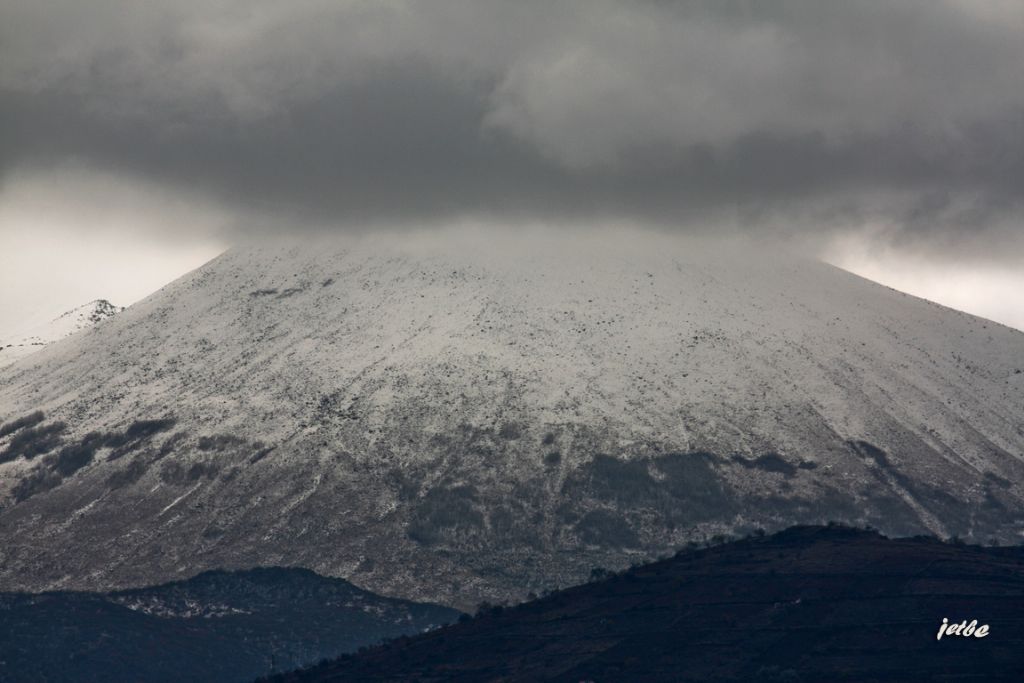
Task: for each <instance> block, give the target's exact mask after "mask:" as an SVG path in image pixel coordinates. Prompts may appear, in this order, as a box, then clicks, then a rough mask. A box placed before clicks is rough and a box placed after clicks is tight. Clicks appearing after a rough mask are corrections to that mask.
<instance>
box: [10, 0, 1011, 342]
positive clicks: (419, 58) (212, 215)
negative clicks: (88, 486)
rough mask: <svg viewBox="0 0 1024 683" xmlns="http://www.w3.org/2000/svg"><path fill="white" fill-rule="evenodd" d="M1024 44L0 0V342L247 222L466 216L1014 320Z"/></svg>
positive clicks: (596, 11)
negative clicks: (737, 244) (619, 235)
mask: <svg viewBox="0 0 1024 683" xmlns="http://www.w3.org/2000/svg"><path fill="white" fill-rule="evenodd" d="M1022 35H1024V3H1021V2H1019V1H1017V0H991V1H989V2H985V1H981V0H902V1H901V0H885V1H882V0H878V1H869V0H864V1H853V0H851V1H844V2H821V1H820V0H780V1H778V2H755V1H753V0H750V1H730V0H708V1H706V2H668V1H658V0H645V1H635V2H607V1H605V0H577V1H562V2H560V1H558V0H553V1H552V0H546V1H543V2H539V1H538V2H533V1H530V0H526V1H523V0H517V1H516V2H494V1H488V0H431V1H429V2H423V1H420V2H417V1H415V0H375V1H372V2H370V1H365V2H363V1H337V0H334V1H330V2H328V1H326V0H292V1H290V2H284V3H283V2H277V1H270V0H205V1H199V0H173V1H171V0H166V1H153V2H145V3H141V2H133V1H125V0H88V1H84V0H50V1H48V2H38V1H37V0H0V268H2V269H3V270H2V272H0V288H2V289H0V332H2V331H3V330H4V329H5V328H11V327H12V326H14V325H16V324H17V323H19V322H21V321H23V320H24V319H25V318H26V317H31V316H40V315H43V314H44V313H45V314H46V315H49V314H51V313H54V312H57V311H55V310H53V309H54V308H59V307H60V306H63V305H65V303H66V304H68V305H69V306H70V305H75V304H77V303H80V302H81V301H82V300H86V299H89V298H94V296H100V295H102V296H107V297H108V298H111V299H120V301H118V303H128V302H129V300H133V299H135V298H138V297H139V296H142V294H144V293H145V292H146V291H150V290H152V289H154V288H155V287H157V286H159V284H161V283H162V281H165V280H166V279H169V278H170V277H173V275H174V274H176V273H179V272H183V271H184V270H187V269H189V268H191V267H194V266H196V265H198V264H199V263H201V262H202V261H203V260H204V259H206V258H208V257H210V256H212V255H213V254H216V253H217V252H218V251H219V250H220V249H222V248H223V247H224V246H225V245H227V244H230V243H231V242H233V241H235V240H237V239H240V238H244V237H245V236H247V235H251V234H255V233H265V232H270V233H282V232H289V231H293V232H295V233H296V234H301V233H302V231H308V230H367V229H378V228H380V227H382V226H387V227H395V226H397V227H402V226H406V225H417V226H420V225H423V224H429V223H447V222H451V221H456V220H464V219H467V218H468V219H473V220H478V221H484V222H493V223H495V224H500V225H506V226H515V225H517V224H521V223H525V222H538V221H539V222H544V223H548V224H551V225H554V226H557V225H559V224H573V225H579V224H588V223H605V222H617V223H621V222H625V223H636V224H640V225H645V226H654V227H657V228H661V229H664V230H678V231H687V232H700V233H730V234H735V233H740V234H744V235H747V236H749V237H750V239H757V240H767V241H773V242H782V243H784V244H787V245H791V246H792V247H793V248H796V249H801V250H805V251H808V252H809V253H813V254H816V255H820V256H823V257H825V258H828V259H829V260H831V261H833V262H835V263H837V264H839V265H842V266H844V267H848V268H851V269H853V270H855V271H857V272H861V273H863V274H865V275H868V276H870V277H872V278H874V279H878V280H881V281H883V282H887V283H888V284H892V285H894V286H897V287H899V288H901V289H905V290H907V291H910V292H912V293H915V294H919V295H922V296H926V297H929V298H932V299H935V300H938V301H941V302H944V303H949V304H950V305H954V306H957V307H959V308H963V309H965V310H969V311H971V312H976V313H979V314H981V315H986V316H988V317H992V318H995V319H998V320H1001V321H1003V322H1007V323H1009V324H1013V325H1016V326H1018V327H1021V328H1024V302H1020V301H1018V299H1021V298H1024V297H1020V295H1019V292H1021V291H1024V68H1022V66H1021V65H1022V64H1024V40H1022V39H1021V36H1022ZM86 255H88V258H86ZM57 273H59V277H58V276H57ZM161 278H163V280H161ZM100 289H102V290H103V291H102V292H100V291H99V290H100ZM87 292H88V294H87ZM44 309H45V310H44Z"/></svg>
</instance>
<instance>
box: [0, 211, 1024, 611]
mask: <svg viewBox="0 0 1024 683" xmlns="http://www.w3.org/2000/svg"><path fill="white" fill-rule="evenodd" d="M1022 370H1024V334H1021V333H1020V332H1017V331H1014V330H1011V329H1009V328H1006V327H1002V326H1000V325H997V324H995V323H992V322H989V321H986V320H982V319H980V318H976V317H972V316H969V315H965V314H962V313H958V312H955V311H952V310H950V309H947V308H943V307H941V306H938V305H935V304H932V303H929V302H926V301H922V300H920V299H916V298H913V297H910V296H906V295H903V294H900V293H898V292H895V291H893V290H891V289H887V288H885V287H881V286H879V285H876V284H873V283H871V282H868V281H866V280H863V279H861V278H858V277H855V276H853V275H850V274H848V273H845V272H843V271H840V270H838V269H836V268H833V267H831V266H828V265H825V264H822V263H817V262H813V261H808V260H802V259H799V258H795V257H783V256H772V255H766V254H754V255H751V254H746V253H739V252H734V251H717V250H714V249H708V248H697V247H695V246H693V245H692V244H690V243H689V242H687V241H685V240H681V239H677V238H673V237H667V236H652V235H647V236H645V237H644V238H643V239H627V238H621V237H617V236H615V235H610V234H609V235H605V234H603V233H594V234H593V235H591V236H588V238H587V239H569V238H568V237H557V236H549V237H546V238H545V239H534V240H522V241H518V240H516V239H514V238H512V237H508V236H504V237H502V236H482V237H481V236H476V235H474V234H472V233H464V232H458V231H453V232H451V233H449V234H448V235H447V236H441V237H438V236H436V235H431V237H430V239H426V238H422V237H419V236H417V235H416V234H407V235H388V234H378V235H374V236H364V237H351V238H347V239H346V240H343V241H341V242H338V243H335V242H331V243H323V244H318V243H313V244H310V245H308V246H304V247H287V248H278V247H275V246H273V245H261V246H248V247H240V248H237V249H234V250H232V251H229V252H228V253H226V254H224V255H223V256H221V257H219V258H217V259H215V260H214V261H212V262H210V263H209V264H207V265H205V266H204V267H202V268H200V269H198V270H197V271H194V272H193V273H191V274H189V275H187V276H185V277H183V278H181V279H180V280H178V281H176V282H174V283H172V284H170V285H168V286H166V287H164V288H163V289H162V290H160V291H159V292H157V293H156V294H154V295H152V296H150V297H149V298H148V299H146V300H144V301H142V302H140V303H138V304H136V305H134V306H132V307H130V308H129V309H127V310H125V311H123V312H121V313H119V314H117V315H116V316H114V317H113V318H111V319H110V320H107V321H105V322H104V323H103V324H102V325H99V326H95V327H92V328H90V329H87V330H84V331H82V332H80V333H77V334H75V335H73V336H71V337H69V338H67V339H65V340H62V341H59V342H57V343H54V344H52V345H50V346H47V347H46V348H44V349H42V350H40V351H39V352H37V353H34V354H32V355H31V356H29V357H26V358H24V359H22V360H21V361H20V362H18V363H15V364H13V365H11V366H9V367H7V368H3V369H0V416H3V418H4V419H5V420H6V421H5V422H4V426H3V427H0V505H2V508H0V543H2V547H3V548H4V553H3V556H2V559H0V589H4V590H9V591H15V590H19V591H25V590H27V591H39V590H54V589H64V590H67V589H77V590H103V591H106V590H114V589H121V588H128V587H133V586H142V585H152V584H156V583H161V582H165V581H171V580H175V579H180V578H184V577H187V576H191V575H194V574H196V573H198V572H200V571H203V570H206V569H216V568H225V569H231V568H246V567H252V566H259V565H287V566H300V567H307V568H310V569H313V570H315V571H317V572H319V573H321V574H324V575H329V576H339V577H345V578H346V579H348V580H350V581H352V582H353V583H355V584H356V585H359V586H362V587H365V588H367V589H369V590H373V591H374V592H376V593H380V594H384V595H392V596H397V597H402V598H406V599H410V600H418V601H427V602H434V603H439V604H445V605H449V606H453V607H457V608H462V609H468V608H471V607H472V606H474V605H476V604H477V603H479V602H480V601H481V600H491V601H498V600H519V599H523V598H525V597H526V596H527V595H528V594H529V593H530V592H535V593H539V592H540V591H541V590H543V589H545V588H548V587H550V586H552V585H562V586H565V585H571V584H574V583H578V582H580V581H582V580H585V579H586V578H587V576H588V575H589V573H590V571H591V569H592V568H593V567H595V566H600V567H606V568H609V569H620V568H622V567H624V566H628V565H629V564H631V563H634V562H637V561H641V560H644V559H650V558H653V557H657V556H658V555H660V554H663V553H665V552H667V551H669V550H671V549H674V548H678V547H682V546H684V545H685V544H686V543H688V542H691V541H700V540H702V539H705V538H710V537H713V536H716V535H730V534H731V535H742V534H744V533H746V532H748V531H750V530H751V529H754V528H759V527H760V528H764V529H767V530H769V531H771V530H775V529H780V528H785V527H787V526H790V525H792V524H798V523H816V522H824V521H827V520H840V521H843V522H847V523H850V524H855V525H872V526H874V527H877V528H879V529H880V530H882V531H884V532H886V533H888V534H891V535H910V534H919V533H931V534H935V535H938V536H941V537H952V536H958V537H961V538H965V539H970V540H974V541H980V542H988V541H989V540H990V539H994V540H998V541H1001V542H1014V541H1016V540H1017V539H1019V538H1020V535H1021V533H1022V532H1024V488H1022V482H1024V459H1022V454H1024V374H1022Z"/></svg>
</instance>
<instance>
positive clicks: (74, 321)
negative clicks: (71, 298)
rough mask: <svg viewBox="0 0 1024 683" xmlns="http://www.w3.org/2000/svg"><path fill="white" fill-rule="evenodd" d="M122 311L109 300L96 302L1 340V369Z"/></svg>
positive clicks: (83, 305)
mask: <svg viewBox="0 0 1024 683" xmlns="http://www.w3.org/2000/svg"><path fill="white" fill-rule="evenodd" d="M123 310H124V308H121V307H118V306H115V305H114V304H112V303H110V302H109V301H107V300H106V299H97V300H95V301H90V302H89V303H87V304H82V305H81V306H78V307H77V308H72V309H71V310H70V311H67V312H66V313H63V314H61V315H60V316H58V317H56V318H54V319H53V320H51V321H50V322H48V323H46V324H45V325H39V326H38V327H34V328H32V329H31V330H29V331H28V332H25V333H23V334H15V335H13V336H12V337H11V338H10V339H8V340H0V368H2V367H4V366H6V365H10V364H11V363H13V362H15V361H17V360H19V359H21V358H24V357H25V356H27V355H28V354H30V353H34V352H35V351H38V350H39V349H41V348H42V347H44V346H46V345H47V344H52V343H53V342H55V341H57V340H59V339H63V338H64V337H67V336H68V335H71V334H74V333H75V332H78V331H79V330H84V329H85V328H87V327H91V326H92V325H95V324H96V323H98V322H100V321H101V320H106V319H107V318H109V317H111V316H113V315H115V314H117V313H119V312H120V311H123Z"/></svg>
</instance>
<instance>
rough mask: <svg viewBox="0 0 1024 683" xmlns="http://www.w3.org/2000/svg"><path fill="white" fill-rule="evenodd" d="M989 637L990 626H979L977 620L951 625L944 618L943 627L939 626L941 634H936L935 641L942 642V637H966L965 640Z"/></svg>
mask: <svg viewBox="0 0 1024 683" xmlns="http://www.w3.org/2000/svg"><path fill="white" fill-rule="evenodd" d="M987 635H988V624H982V625H981V626H978V620H977V619H972V620H971V621H970V622H967V621H966V620H964V621H962V622H960V623H959V624H951V623H949V619H947V618H946V617H943V618H942V625H941V626H939V632H938V633H937V634H935V640H942V636H964V637H965V638H969V637H970V636H974V637H975V638H984V637H985V636H987Z"/></svg>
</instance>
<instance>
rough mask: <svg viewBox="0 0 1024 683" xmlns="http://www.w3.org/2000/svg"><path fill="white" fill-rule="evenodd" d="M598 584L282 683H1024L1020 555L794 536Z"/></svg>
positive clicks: (870, 537)
mask: <svg viewBox="0 0 1024 683" xmlns="http://www.w3.org/2000/svg"><path fill="white" fill-rule="evenodd" d="M594 577H595V581H593V582H591V583H589V584H586V585H582V586H577V587H574V588H569V589H567V590H563V591H559V592H555V593H551V594H548V595H545V596H544V597H542V598H540V599H537V600H533V601H530V602H527V603H524V604H521V605H518V606H515V607H504V608H502V607H488V608H485V609H482V610H481V611H480V612H479V613H478V614H477V615H476V616H475V617H473V618H471V619H470V618H464V619H463V620H461V621H460V622H459V623H457V624H453V625H452V626H449V627H446V628H443V629H438V630H435V631H432V632H429V633H425V634H422V635H419V636H416V637H412V638H406V637H403V638H399V639H397V640H394V641H391V642H388V643H387V644H384V645H382V646H379V647H373V648H369V649H363V650H361V651H360V652H359V653H358V654H355V655H347V656H344V657H341V658H340V659H336V660H334V661H329V662H322V663H321V664H320V665H318V666H317V667H314V668H312V669H307V670H304V671H297V672H293V673H290V674H286V675H281V676H278V677H276V678H274V679H273V680H274V681H277V682H278V683H283V682H288V683H298V682H303V683H308V682H313V681H388V682H392V681H393V682H396V683H397V682H399V681H401V682H403V683H406V682H413V681H420V682H421V683H427V682H431V683H435V682H439V681H566V682H570V681H571V682H572V683H578V682H579V681H594V682H595V683H608V682H611V681H630V682H633V681H655V682H657V681H666V682H667V681H808V682H815V683H816V682H819V681H857V682H858V683H869V682H872V681H901V682H902V681H1020V680H1024V547H1021V546H1015V547H1003V548H999V547H979V546H968V545H963V544H961V543H959V542H942V541H939V540H937V539H934V538H929V537H914V538H903V539H888V538H886V537H884V536H882V535H880V534H878V533H875V532H874V531H870V530H860V529H852V528H848V527H843V526H834V525H833V526H829V527H792V528H790V529H788V530H786V531H782V532H779V533H777V534H774V535H771V536H763V535H756V536H753V537H749V538H746V539H743V540H739V541H734V542H730V543H725V544H722V545H718V546H713V547H709V548H703V549H690V550H686V551H682V552H680V553H679V554H677V555H676V556H675V557H674V558H671V559H666V560H662V561H659V562H656V563H653V564H649V565H644V566H639V567H634V568H633V569H630V570H628V571H626V572H623V573H620V574H610V573H607V572H604V571H602V570H597V571H595V572H594ZM943 618H946V619H948V620H949V621H950V622H951V623H960V622H961V621H964V620H966V621H967V622H971V621H972V620H977V621H978V624H979V625H980V624H987V625H988V626H989V633H988V635H987V636H985V637H983V638H978V637H974V636H971V637H963V636H946V637H944V638H942V639H941V640H937V639H936V635H937V633H938V630H939V626H940V625H941V624H942V620H943Z"/></svg>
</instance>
